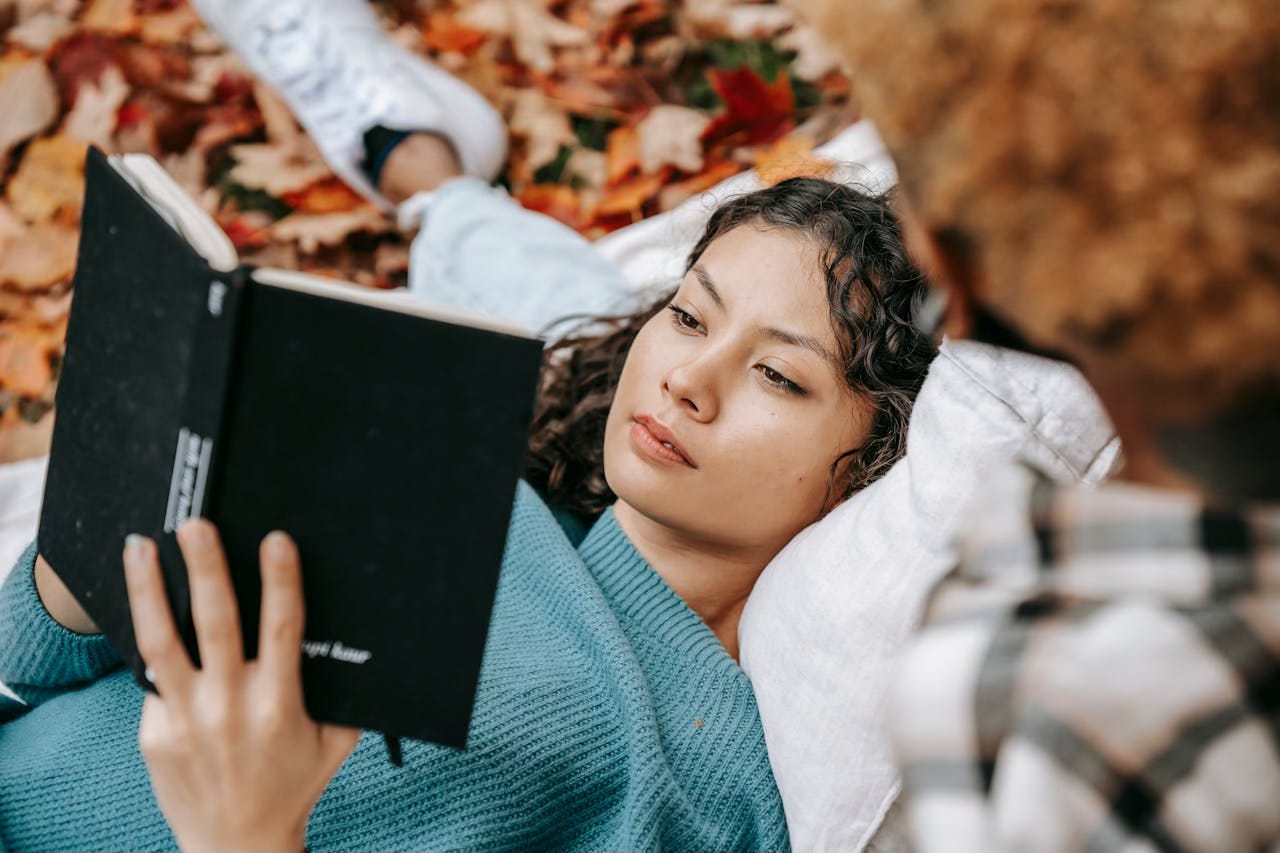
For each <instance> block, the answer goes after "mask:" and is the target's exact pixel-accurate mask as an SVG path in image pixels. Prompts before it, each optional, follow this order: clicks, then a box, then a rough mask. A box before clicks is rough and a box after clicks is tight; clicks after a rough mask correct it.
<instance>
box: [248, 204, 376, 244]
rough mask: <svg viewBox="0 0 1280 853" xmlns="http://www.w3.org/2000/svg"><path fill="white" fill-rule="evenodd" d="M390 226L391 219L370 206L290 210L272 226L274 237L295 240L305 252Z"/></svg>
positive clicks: (374, 232)
mask: <svg viewBox="0 0 1280 853" xmlns="http://www.w3.org/2000/svg"><path fill="white" fill-rule="evenodd" d="M390 230H392V226H391V223H390V222H389V221H388V220H387V218H386V217H385V216H383V215H382V214H381V213H380V212H379V211H377V210H375V209H374V208H372V207H367V206H366V207H360V208H357V209H355V210H347V211H343V212H341V213H293V214H290V215H289V216H286V217H285V218H284V219H281V220H280V221H279V222H277V223H275V225H273V226H271V228H270V232H271V236H272V237H273V238H274V239H276V240H293V241H297V243H298V247H299V248H300V249H302V251H304V252H314V251H316V250H317V249H319V248H320V247H321V246H338V245H340V244H341V243H342V242H343V241H344V240H346V239H347V238H348V237H350V236H351V235H352V234H362V233H363V234H380V233H384V232H387V231H390Z"/></svg>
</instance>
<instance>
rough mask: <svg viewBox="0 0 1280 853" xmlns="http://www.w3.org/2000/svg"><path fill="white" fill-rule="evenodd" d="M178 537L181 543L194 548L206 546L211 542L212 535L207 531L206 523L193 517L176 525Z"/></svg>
mask: <svg viewBox="0 0 1280 853" xmlns="http://www.w3.org/2000/svg"><path fill="white" fill-rule="evenodd" d="M178 539H179V540H180V541H181V542H182V544H183V545H187V546H189V547H194V548H206V547H208V546H209V545H211V544H213V543H212V540H213V536H212V534H211V533H210V532H209V527H208V525H206V524H202V523H201V522H199V521H198V520H196V519H194V518H193V519H190V520H188V521H184V522H182V524H181V525H179V526H178Z"/></svg>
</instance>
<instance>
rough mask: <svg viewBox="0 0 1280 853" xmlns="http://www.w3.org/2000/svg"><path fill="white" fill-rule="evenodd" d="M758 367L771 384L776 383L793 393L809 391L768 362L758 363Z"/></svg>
mask: <svg viewBox="0 0 1280 853" xmlns="http://www.w3.org/2000/svg"><path fill="white" fill-rule="evenodd" d="M758 367H759V369H760V373H761V374H762V375H763V376H764V381H765V382H768V383H769V384H770V385H774V386H776V387H778V388H781V389H783V390H784V391H787V392H789V393H791V394H800V395H803V394H805V393H807V392H806V391H805V390H804V389H803V388H801V387H800V386H799V385H797V384H796V383H794V382H792V381H791V380H790V379H788V378H787V377H785V376H783V375H782V374H781V373H779V372H778V371H776V370H774V369H773V368H772V367H769V366H768V365H767V364H761V365H758Z"/></svg>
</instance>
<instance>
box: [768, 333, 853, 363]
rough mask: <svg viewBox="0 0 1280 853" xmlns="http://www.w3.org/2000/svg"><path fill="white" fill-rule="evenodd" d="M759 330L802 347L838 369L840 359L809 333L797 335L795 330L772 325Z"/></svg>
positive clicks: (771, 336) (776, 339) (775, 338)
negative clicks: (791, 330) (789, 330)
mask: <svg viewBox="0 0 1280 853" xmlns="http://www.w3.org/2000/svg"><path fill="white" fill-rule="evenodd" d="M760 331H761V332H763V333H764V335H765V336H766V337H770V338H773V339H774V340H775V341H781V342H782V343H784V344H790V345H791V346H794V347H803V348H804V349H807V350H809V351H810V352H812V353H814V354H815V355H817V356H818V357H819V358H821V359H823V360H824V361H826V362H827V363H828V364H831V365H832V366H833V367H835V368H836V370H840V361H839V360H838V359H837V358H836V357H835V355H833V354H832V352H831V351H830V350H828V349H827V348H826V347H824V346H823V345H822V342H821V341H819V340H818V339H817V338H814V337H811V336H809V335H797V334H796V333H795V332H788V331H787V330H786V329H778V328H775V327H774V326H763V327H761V329H760Z"/></svg>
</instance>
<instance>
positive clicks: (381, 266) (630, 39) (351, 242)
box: [0, 0, 857, 463]
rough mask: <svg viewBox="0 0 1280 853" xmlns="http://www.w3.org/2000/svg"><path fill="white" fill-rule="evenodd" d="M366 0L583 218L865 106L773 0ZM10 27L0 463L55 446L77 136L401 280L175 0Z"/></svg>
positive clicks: (273, 229)
mask: <svg viewBox="0 0 1280 853" xmlns="http://www.w3.org/2000/svg"><path fill="white" fill-rule="evenodd" d="M316 2H323V0H316ZM374 7H375V8H376V9H377V11H378V13H379V14H380V16H381V17H382V19H383V21H384V23H385V25H386V27H387V29H388V30H389V31H390V32H392V33H393V37H394V38H395V39H396V40H397V41H398V42H400V43H401V44H403V45H405V46H406V47H409V48H411V49H413V50H415V51H418V52H420V53H422V54H424V55H427V56H430V57H431V58H433V59H434V60H435V61H436V62H437V63H439V64H440V65H441V66H443V67H444V68H446V69H447V70H449V71H451V72H453V73H454V74H457V75H458V76H460V77H462V78H463V79H465V80H466V81H467V82H469V83H471V84H472V85H473V86H475V87H476V88H477V89H479V90H480V91H481V92H482V93H484V94H485V95H486V96H487V97H488V98H489V99H490V100H491V101H492V102H493V103H494V104H496V105H497V106H498V107H499V109H500V110H501V111H502V113H503V115H504V116H505V117H506V119H507V124H508V128H509V132H510V136H511V140H510V141H511V156H510V159H509V162H508V167H507V170H506V171H505V173H504V174H503V175H502V177H501V179H500V182H501V183H502V184H503V185H505V186H506V187H507V188H508V189H509V190H510V191H511V193H512V195H513V196H514V197H515V198H517V199H518V200H519V201H520V202H521V203H522V204H524V205H525V206H526V207H529V208H531V209H534V210H538V211H541V212H544V213H547V214H549V215H551V216H554V217H555V218H557V219H559V220H561V221H562V222H565V223H566V224H568V225H569V226H571V227H573V228H575V229H577V230H578V231H580V232H581V233H583V234H584V235H586V236H588V237H591V238H596V237H599V236H602V235H604V234H607V233H609V232H611V231H614V230H616V229H618V228H621V227H623V226H625V225H628V224H631V223H633V222H636V221H639V220H641V219H643V218H645V217H648V216H652V215H654V214H657V213H661V212H663V211H665V210H668V209H670V208H672V207H674V206H675V205H677V204H679V203H680V202H681V201H683V200H685V199H687V198H689V197H691V196H693V195H696V194H697V193H699V192H701V191H703V190H705V189H707V188H709V187H711V186H713V185H714V184H716V183H718V182H719V181H721V180H723V179H725V178H727V177H729V176H732V175H734V174H736V173H738V172H741V171H743V170H746V169H753V168H754V169H756V170H757V171H758V172H759V173H760V177H761V179H762V180H764V181H765V182H766V183H772V182H775V181H777V180H781V179H782V178H785V177H788V176H790V175H793V174H821V173H822V171H823V170H824V169H825V168H827V165H826V164H824V163H822V162H821V161H820V160H818V159H817V158H816V157H815V155H814V153H813V149H814V147H815V146H817V145H819V144H821V143H822V142H824V141H826V140H827V139H829V138H831V137H832V136H833V135H834V134H835V133H837V132H838V131H839V130H840V129H841V128H843V127H845V126H847V125H848V124H849V123H851V122H852V121H853V120H854V119H856V118H857V115H856V107H855V105H854V104H852V103H851V101H850V95H849V85H848V83H849V81H848V77H847V75H846V74H845V73H844V72H843V70H842V69H841V67H840V65H839V61H838V60H837V58H836V57H835V56H834V55H833V54H832V53H831V52H830V51H829V50H828V49H826V48H825V47H824V46H823V45H822V44H821V42H820V41H819V40H818V39H817V37H816V34H815V33H814V32H813V31H812V30H811V29H809V28H807V27H805V26H804V25H802V24H801V23H800V22H799V21H797V20H796V18H795V16H794V14H793V13H792V12H791V11H790V10H789V9H788V8H786V7H784V6H780V5H777V4H775V3H747V2H728V0H685V2H663V0H563V2H561V0H454V2H448V0H381V1H380V2H376V3H374ZM0 34H2V39H0V463H4V462H11V461H16V460H20V459H25V458H29V457H34V456H40V455H42V454H44V453H46V452H47V450H48V442H49V436H50V434H51V429H52V424H53V415H54V412H53V400H54V391H55V388H56V383H57V374H58V366H59V362H60V358H61V352H62V342H63V337H64V333H65V328H66V319H67V313H68V309H69V306H70V302H71V291H72V287H71V285H72V275H73V272H74V269H75V256H76V244H77V240H78V226H79V213H80V203H81V195H82V192H83V177H82V173H83V164H84V155H85V150H86V148H87V146H88V145H90V144H92V145H97V146H99V147H100V148H102V149H103V150H105V151H107V152H109V153H114V152H141V153H146V154H151V155H153V156H154V157H155V158H156V159H157V160H159V161H160V163H161V164H162V165H164V167H165V168H166V169H167V170H168V171H169V172H170V173H171V174H172V175H173V176H174V177H175V178H176V179H177V180H178V181H179V183H180V184H181V185H182V186H183V187H184V188H185V189H186V191H187V192H188V193H190V194H191V196H192V197H193V198H195V199H196V200H197V201H198V202H199V203H200V205H201V206H202V207H203V208H204V209H205V210H206V211H208V212H209V213H210V214H211V215H212V216H213V217H214V218H215V219H216V220H217V222H218V223H219V225H221V226H222V228H223V230H225V231H226V232H227V234H228V235H229V236H230V237H231V239H232V241H233V242H234V243H235V245H236V247H237V248H238V249H239V251H240V253H241V256H242V258H243V259H244V260H245V261H247V262H249V263H255V264H266V265H271V266H277V267H286V268H293V269H300V270H305V271H307V272H312V273H317V274H321V275H329V276H333V277H336V278H342V279H347V280H350V281H354V282H356V283H357V284H360V285H363V286H367V287H376V288H392V287H397V286H401V285H403V283H404V281H405V273H406V269H407V265H408V238H407V237H406V236H405V235H403V234H401V233H400V232H398V231H397V230H396V229H395V226H394V223H393V222H392V221H391V220H390V219H388V218H386V217H384V216H383V215H382V214H381V213H380V212H379V211H378V210H376V209H375V208H373V207H372V206H370V205H368V204H367V203H365V202H364V201H363V200H362V199H361V198H360V197H359V196H357V195H356V194H355V193H353V192H352V191H350V190H349V189H347V188H346V187H345V186H344V185H343V184H342V183H341V182H339V181H338V180H337V179H336V178H334V177H333V175H332V174H331V173H330V172H329V170H328V169H327V168H326V166H325V164H324V162H323V161H322V160H321V159H320V156H319V155H318V153H317V152H316V149H315V147H314V145H313V144H312V142H311V141H310V140H309V139H308V138H307V137H306V135H305V134H304V133H303V132H302V130H301V129H300V128H299V127H298V125H297V124H296V123H295V121H294V120H293V118H292V116H291V115H290V113H289V111H288V110H287V109H286V108H285V107H284V105H283V104H282V103H281V102H280V101H279V100H278V99H277V98H276V97H275V96H274V95H273V94H272V93H271V91H270V90H269V89H267V88H265V87H264V86H262V85H261V84H259V83H257V82H256V81H255V80H254V79H253V78H252V77H251V76H250V75H249V74H248V72H247V71H246V70H245V69H244V68H243V66H242V65H241V64H240V63H239V61H238V60H237V59H236V58H235V57H234V56H232V55H231V54H230V53H228V52H227V51H226V50H225V49H224V48H223V47H222V45H221V44H220V42H219V41H218V39H217V37H216V36H214V35H213V34H212V33H211V32H210V31H208V30H206V29H205V27H204V26H203V25H202V23H201V21H200V19H199V18H198V17H197V16H196V14H195V13H194V12H193V11H192V10H191V9H189V8H188V7H187V6H186V3H185V2H184V0H0Z"/></svg>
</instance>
